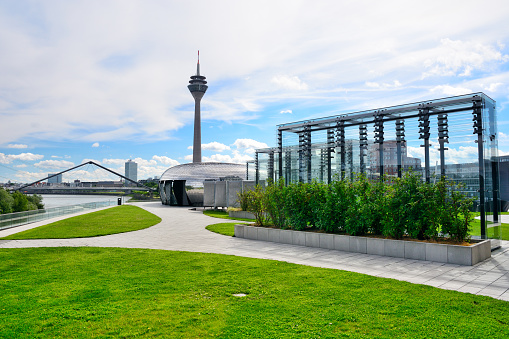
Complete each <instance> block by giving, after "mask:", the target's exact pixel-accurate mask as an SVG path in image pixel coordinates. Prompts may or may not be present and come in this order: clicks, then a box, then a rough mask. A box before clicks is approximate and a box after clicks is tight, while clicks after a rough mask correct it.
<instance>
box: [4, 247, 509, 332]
mask: <svg viewBox="0 0 509 339" xmlns="http://www.w3.org/2000/svg"><path fill="white" fill-rule="evenodd" d="M0 272H1V275H0V290H1V291H2V293H0V337H2V338H71V337H72V338H99V337H100V338H119V337H121V338H134V337H143V338H160V337H165V338H203V337H211V336H217V337H219V338H338V337H339V338H342V337H344V338H347V337H348V338H363V337H370V338H391V339H392V338H430V337H433V338H507V337H509V325H508V324H509V303H507V302H504V301H500V300H496V299H492V298H489V297H483V296H476V295H472V294H466V293H460V292H455V291H448V290H440V289H437V288H434V287H430V286H424V285H414V284H410V283H407V282H401V281H397V280H392V279H384V278H376V277H371V276H367V275H362V274H357V273H351V272H344V271H339V270H332V269H322V268H315V267H308V266H301V265H296V264H290V263H286V262H278V261H271V260H261V259H250V258H241V257H234V256H226V255H218V254H204V253H187V252H171V251H160V250H146V249H145V250H141V249H120V248H29V249H0ZM239 293H243V294H246V296H245V297H236V296H234V294H239Z"/></svg>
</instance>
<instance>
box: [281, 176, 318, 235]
mask: <svg viewBox="0 0 509 339" xmlns="http://www.w3.org/2000/svg"><path fill="white" fill-rule="evenodd" d="M286 192H287V193H286V203H285V215H286V218H287V220H288V222H289V224H290V227H291V228H292V229H294V230H303V229H305V228H306V227H308V226H314V225H315V224H316V220H317V216H316V214H315V213H314V212H315V210H316V209H317V208H319V207H320V204H323V203H324V202H325V189H324V185H323V184H320V183H317V182H315V181H314V182H312V183H310V184H304V183H301V182H299V183H295V184H290V185H288V186H287V187H286Z"/></svg>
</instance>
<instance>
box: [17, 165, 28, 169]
mask: <svg viewBox="0 0 509 339" xmlns="http://www.w3.org/2000/svg"><path fill="white" fill-rule="evenodd" d="M27 166H28V165H27V164H20V165H16V166H15V167H17V168H25V167H27Z"/></svg>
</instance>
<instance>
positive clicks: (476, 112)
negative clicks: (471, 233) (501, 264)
mask: <svg viewBox="0 0 509 339" xmlns="http://www.w3.org/2000/svg"><path fill="white" fill-rule="evenodd" d="M473 103H474V109H473V111H472V115H473V119H472V121H473V122H474V134H477V154H478V160H479V212H480V217H481V238H482V239H486V238H487V236H486V234H487V232H486V210H485V195H484V194H485V187H484V151H483V138H482V136H483V125H482V102H481V100H474V102H473Z"/></svg>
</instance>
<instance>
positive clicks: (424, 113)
mask: <svg viewBox="0 0 509 339" xmlns="http://www.w3.org/2000/svg"><path fill="white" fill-rule="evenodd" d="M429 130H430V127H429V108H428V107H424V108H422V109H420V110H419V139H424V145H421V147H424V177H425V178H426V182H427V183H430V182H431V175H430V170H429V146H430V144H429V136H430V133H429Z"/></svg>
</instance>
